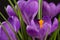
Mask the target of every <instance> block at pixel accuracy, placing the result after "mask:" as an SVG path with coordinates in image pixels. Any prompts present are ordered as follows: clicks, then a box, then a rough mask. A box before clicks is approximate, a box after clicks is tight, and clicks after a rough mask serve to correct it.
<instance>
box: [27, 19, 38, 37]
mask: <svg viewBox="0 0 60 40" xmlns="http://www.w3.org/2000/svg"><path fill="white" fill-rule="evenodd" d="M26 30H27V33H28V34H29V35H30V36H32V37H39V29H38V28H37V26H36V24H35V23H34V21H33V20H32V21H31V24H30V25H27V28H26Z"/></svg>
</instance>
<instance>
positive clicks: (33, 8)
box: [17, 1, 38, 24]
mask: <svg viewBox="0 0 60 40" xmlns="http://www.w3.org/2000/svg"><path fill="white" fill-rule="evenodd" d="M17 4H18V6H19V8H20V10H21V12H22V17H23V20H24V22H25V23H26V24H29V22H30V21H31V20H32V19H34V18H35V16H36V14H37V12H38V2H36V1H18V2H17Z"/></svg>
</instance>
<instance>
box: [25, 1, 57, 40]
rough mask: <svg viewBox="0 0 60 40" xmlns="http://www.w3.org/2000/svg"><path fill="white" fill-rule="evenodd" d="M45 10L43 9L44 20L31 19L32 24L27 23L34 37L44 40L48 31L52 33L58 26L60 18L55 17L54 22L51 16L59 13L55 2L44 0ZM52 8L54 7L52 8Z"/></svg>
mask: <svg viewBox="0 0 60 40" xmlns="http://www.w3.org/2000/svg"><path fill="white" fill-rule="evenodd" d="M42 8H43V10H42V12H43V13H42V14H43V15H42V16H43V18H42V20H39V21H35V20H31V22H30V24H29V25H27V28H26V30H27V33H28V34H29V35H30V36H31V37H33V38H39V39H40V40H43V38H44V37H45V36H46V33H48V35H50V34H51V33H52V32H54V31H55V30H56V29H57V28H58V20H57V18H54V21H53V23H52V21H51V18H53V17H54V16H56V15H57V10H56V6H55V4H54V3H50V4H48V3H47V2H45V1H44V2H43V7H42ZM51 8H52V9H51Z"/></svg>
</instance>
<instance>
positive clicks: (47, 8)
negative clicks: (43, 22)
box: [43, 1, 58, 18]
mask: <svg viewBox="0 0 60 40" xmlns="http://www.w3.org/2000/svg"><path fill="white" fill-rule="evenodd" d="M57 14H58V11H57V6H56V5H55V4H54V3H50V4H48V3H47V2H45V1H43V16H48V17H50V18H53V17H54V16H56V15H57Z"/></svg>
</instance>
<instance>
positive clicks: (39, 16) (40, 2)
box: [38, 0, 42, 19]
mask: <svg viewBox="0 0 60 40" xmlns="http://www.w3.org/2000/svg"><path fill="white" fill-rule="evenodd" d="M38 19H42V0H39V11H38Z"/></svg>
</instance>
